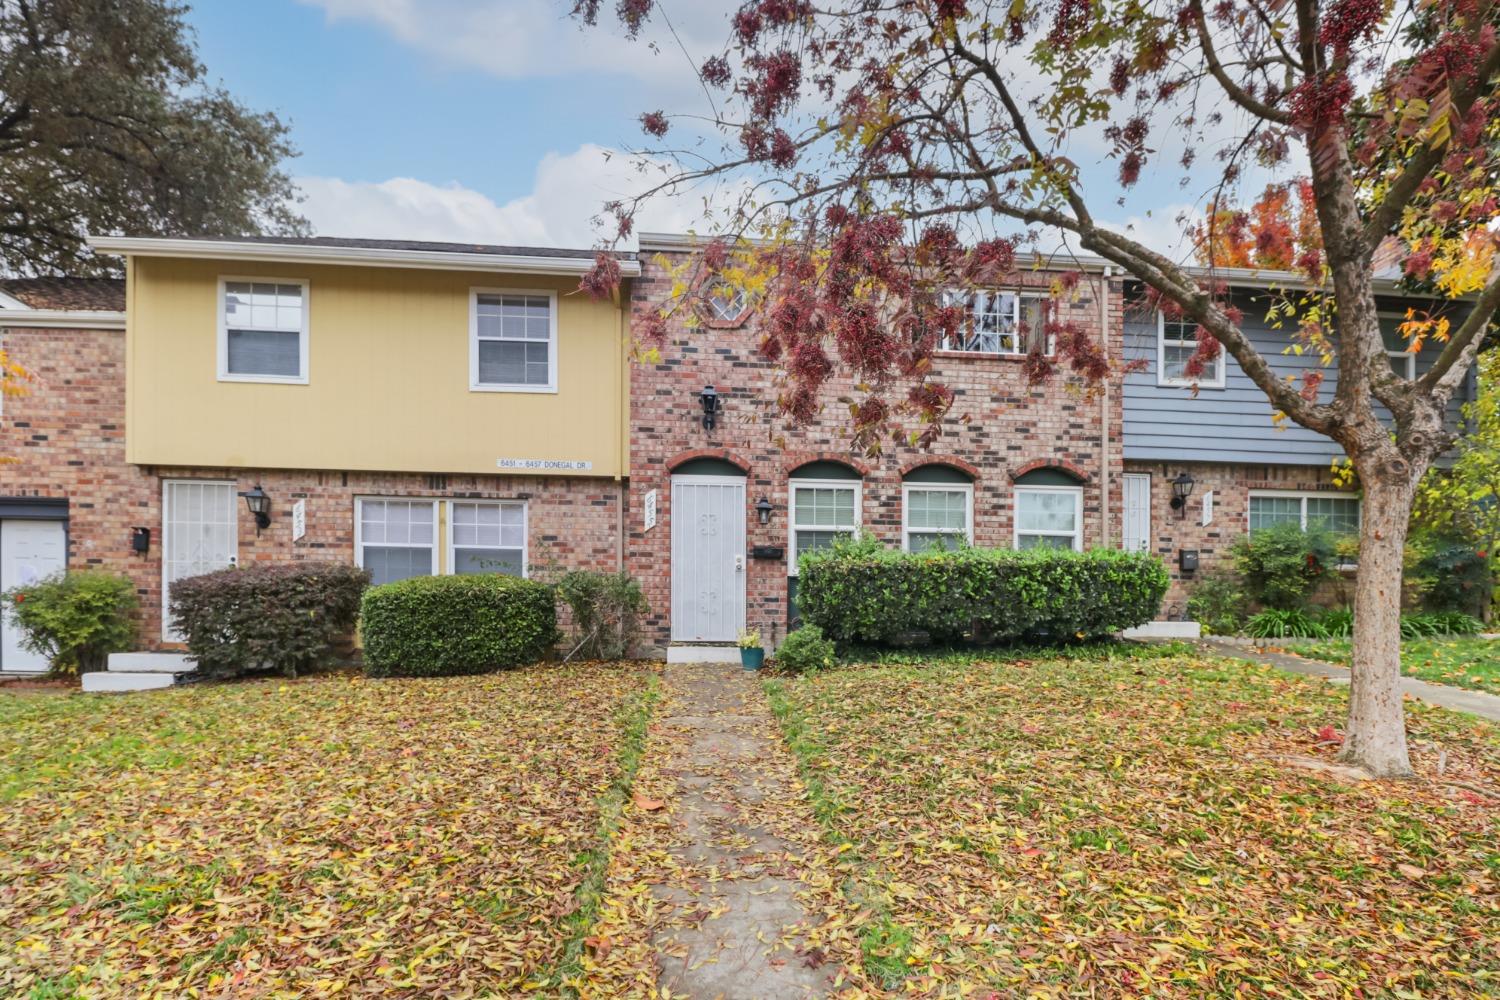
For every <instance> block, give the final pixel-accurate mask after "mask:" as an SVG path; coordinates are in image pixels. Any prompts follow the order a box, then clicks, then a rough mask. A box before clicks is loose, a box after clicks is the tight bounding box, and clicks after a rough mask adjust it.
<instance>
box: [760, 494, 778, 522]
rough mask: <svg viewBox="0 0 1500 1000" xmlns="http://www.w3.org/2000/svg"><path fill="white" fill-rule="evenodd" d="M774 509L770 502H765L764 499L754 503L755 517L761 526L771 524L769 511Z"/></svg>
mask: <svg viewBox="0 0 1500 1000" xmlns="http://www.w3.org/2000/svg"><path fill="white" fill-rule="evenodd" d="M775 509H776V508H775V506H774V505H773V504H772V503H771V501H769V500H767V499H766V498H765V497H761V498H760V499H759V500H757V501H755V516H756V517H757V518H759V519H760V523H761V524H770V523H771V511H773V510H775Z"/></svg>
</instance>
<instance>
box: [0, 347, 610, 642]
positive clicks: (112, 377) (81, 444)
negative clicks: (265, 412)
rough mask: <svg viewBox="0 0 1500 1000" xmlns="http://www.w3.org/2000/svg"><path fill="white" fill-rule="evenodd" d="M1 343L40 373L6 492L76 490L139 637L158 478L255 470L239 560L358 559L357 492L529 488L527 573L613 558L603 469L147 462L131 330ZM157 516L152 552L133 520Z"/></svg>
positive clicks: (85, 563) (80, 564)
mask: <svg viewBox="0 0 1500 1000" xmlns="http://www.w3.org/2000/svg"><path fill="white" fill-rule="evenodd" d="M5 347H6V350H7V351H8V352H9V353H10V354H11V356H12V357H13V358H14V360H16V361H17V362H19V363H20V364H22V365H25V366H26V367H27V368H29V369H30V370H31V371H33V372H34V373H35V374H36V375H37V376H38V381H37V382H36V383H35V384H34V385H33V386H32V391H31V393H30V394H29V395H27V396H23V397H19V398H11V399H7V400H5V403H4V413H3V416H0V428H3V438H0V441H3V442H4V443H3V445H0V454H6V455H10V456H11V457H14V458H16V459H18V460H19V461H17V462H16V463H15V464H10V465H0V497H51V498H64V497H65V498H67V499H68V500H69V524H68V565H69V567H70V568H75V569H76V568H90V569H104V570H109V571H111V572H117V573H122V574H125V575H127V576H129V577H130V578H131V579H132V580H133V581H135V584H136V589H137V591H138V593H139V594H140V598H141V606H142V620H141V629H140V639H141V648H145V649H151V648H156V647H158V646H159V645H160V644H161V643H160V636H161V617H160V616H161V558H162V548H161V547H162V510H161V505H162V483H163V481H164V480H168V479H209V480H220V481H226V480H227V481H233V482H234V483H235V484H236V486H235V488H236V490H244V489H249V488H250V487H251V486H253V485H255V484H256V483H259V484H260V485H261V486H262V487H263V488H264V489H265V491H266V492H267V493H268V494H270V496H271V499H272V510H271V519H272V520H271V526H270V527H269V528H268V529H266V530H265V531H263V532H261V533H260V534H258V535H257V533H256V531H255V523H254V520H253V519H252V518H251V517H250V515H249V513H248V512H247V511H246V510H245V508H244V506H243V504H242V503H238V502H237V504H236V514H237V519H238V546H239V562H240V564H241V565H245V564H248V563H251V562H259V561H271V560H281V559H286V560H302V559H308V560H311V559H317V560H333V561H338V562H353V561H354V499H355V498H356V497H358V496H390V497H407V496H410V497H425V498H435V499H447V498H458V499H492V500H502V499H524V500H526V501H527V521H528V529H529V531H528V534H529V537H528V558H529V563H530V565H531V567H532V572H533V573H545V572H547V571H548V570H550V569H552V568H553V567H562V568H570V569H571V568H587V569H598V570H605V571H613V570H615V569H618V568H619V565H620V563H619V557H620V536H619V527H620V523H621V522H620V517H621V510H620V499H621V493H622V486H621V484H620V483H617V482H615V481H613V480H609V479H590V478H582V477H578V478H551V477H536V476H526V477H522V476H500V475H494V476H475V475H433V476H426V475H412V474H384V473H364V472H341V471H337V470H335V471H322V472H313V471H302V470H253V469H223V468H219V469H210V468H167V467H142V466H135V465H130V464H127V463H126V461H125V423H124V421H125V373H124V361H125V335H124V333H123V332H121V331H109V330H51V329H21V330H12V331H9V332H7V334H6V337H5ZM299 499H305V500H306V501H307V504H306V510H307V534H306V535H305V536H304V537H303V538H301V539H300V540H298V541H296V542H293V541H292V537H291V535H292V531H291V518H292V504H293V503H295V502H296V501H297V500H299ZM136 526H142V527H149V528H150V529H151V547H150V549H149V551H148V552H146V553H145V554H144V555H138V554H136V553H135V552H134V551H132V549H131V544H130V542H131V529H132V528H134V527H136Z"/></svg>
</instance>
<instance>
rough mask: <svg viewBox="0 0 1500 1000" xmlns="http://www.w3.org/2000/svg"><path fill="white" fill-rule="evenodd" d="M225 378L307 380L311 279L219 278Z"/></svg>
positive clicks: (221, 355) (221, 366)
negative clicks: (309, 285) (308, 283)
mask: <svg viewBox="0 0 1500 1000" xmlns="http://www.w3.org/2000/svg"><path fill="white" fill-rule="evenodd" d="M219 307H220V308H219V380H220V381H223V382H290V383H294V384H300V385H306V384H307V282H305V281H298V280H292V279H281V278H255V279H250V278H222V279H220V281H219Z"/></svg>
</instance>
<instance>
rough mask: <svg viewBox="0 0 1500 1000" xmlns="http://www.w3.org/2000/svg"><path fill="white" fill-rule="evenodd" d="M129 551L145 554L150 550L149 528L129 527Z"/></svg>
mask: <svg viewBox="0 0 1500 1000" xmlns="http://www.w3.org/2000/svg"><path fill="white" fill-rule="evenodd" d="M130 551H132V552H134V553H136V554H138V555H145V554H146V553H147V552H149V551H151V529H150V528H131V529H130Z"/></svg>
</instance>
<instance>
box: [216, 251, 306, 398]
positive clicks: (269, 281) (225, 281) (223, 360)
mask: <svg viewBox="0 0 1500 1000" xmlns="http://www.w3.org/2000/svg"><path fill="white" fill-rule="evenodd" d="M230 282H249V283H252V284H259V285H298V286H300V287H301V288H302V328H301V329H300V330H298V331H297V346H298V352H297V367H298V368H299V369H300V370H301V372H302V374H301V375H299V376H296V377H293V376H290V375H240V374H234V373H231V372H230V371H229V310H228V308H227V303H226V301H225V299H226V297H227V296H228V294H229V291H228V288H229V284H230ZM218 289H219V291H218V298H217V299H216V300H215V303H214V305H215V308H216V309H217V310H218V312H219V323H218V329H219V347H218V353H219V381H220V382H265V383H270V384H272V385H307V384H308V380H309V378H310V375H311V373H310V372H309V370H308V360H309V358H310V356H311V351H310V350H309V349H308V340H309V339H310V338H309V333H310V331H311V328H312V324H311V322H310V319H311V316H312V294H311V282H309V281H308V279H306V278H272V277H268V276H266V275H264V274H257V275H241V274H221V275H219V285H218Z"/></svg>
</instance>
